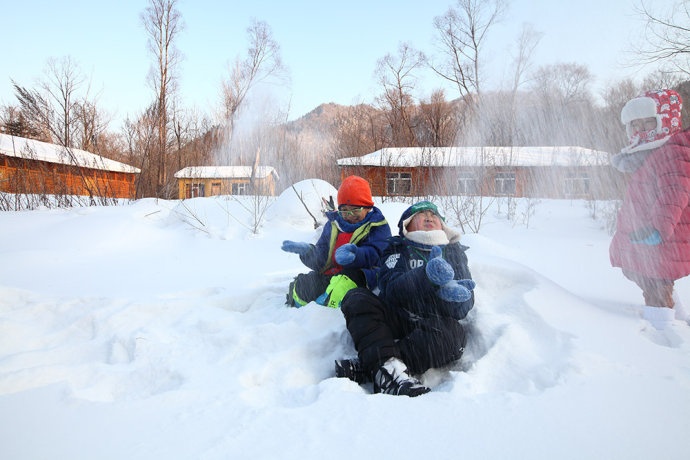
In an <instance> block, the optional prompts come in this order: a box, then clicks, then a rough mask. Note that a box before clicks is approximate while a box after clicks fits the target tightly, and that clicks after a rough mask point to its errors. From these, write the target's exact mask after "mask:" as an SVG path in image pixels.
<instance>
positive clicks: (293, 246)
mask: <svg viewBox="0 0 690 460" xmlns="http://www.w3.org/2000/svg"><path fill="white" fill-rule="evenodd" d="M280 249H282V250H283V251H285V252H292V253H295V254H299V255H301V256H303V255H305V254H306V253H308V252H309V250H310V249H311V244H309V243H301V242H297V241H290V240H285V241H283V245H282V246H281V247H280Z"/></svg>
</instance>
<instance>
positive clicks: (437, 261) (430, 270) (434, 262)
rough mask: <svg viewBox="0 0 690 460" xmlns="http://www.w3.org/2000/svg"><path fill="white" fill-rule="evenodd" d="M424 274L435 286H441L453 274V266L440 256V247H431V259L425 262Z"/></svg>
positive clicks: (451, 277)
mask: <svg viewBox="0 0 690 460" xmlns="http://www.w3.org/2000/svg"><path fill="white" fill-rule="evenodd" d="M426 276H427V278H429V281H431V282H432V283H434V284H435V285H437V286H442V285H444V284H446V283H447V282H448V281H450V280H452V279H453V277H454V276H455V271H454V270H453V267H451V265H450V264H449V263H448V262H446V261H445V260H444V259H443V258H442V257H441V248H439V247H438V246H434V247H433V248H431V259H430V260H429V262H428V263H427V264H426Z"/></svg>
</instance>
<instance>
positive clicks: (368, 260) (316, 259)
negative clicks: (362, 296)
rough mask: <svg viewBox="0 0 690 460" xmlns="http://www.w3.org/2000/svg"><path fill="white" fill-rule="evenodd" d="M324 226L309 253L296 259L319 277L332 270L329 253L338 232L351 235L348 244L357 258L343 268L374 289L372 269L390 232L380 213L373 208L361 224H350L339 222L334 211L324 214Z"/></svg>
mask: <svg viewBox="0 0 690 460" xmlns="http://www.w3.org/2000/svg"><path fill="white" fill-rule="evenodd" d="M326 217H328V222H327V223H326V225H324V227H323V231H322V232H321V236H320V237H319V240H318V241H317V242H316V245H312V250H311V251H309V252H308V253H306V254H305V255H303V256H300V259H301V260H302V263H303V264H304V265H306V266H307V267H309V268H311V269H312V270H314V271H317V272H319V273H324V272H326V271H327V270H329V269H330V268H333V267H335V266H336V265H335V263H334V262H333V253H334V251H335V249H336V247H335V244H336V240H337V238H338V234H339V233H341V232H346V233H352V237H351V238H350V241H349V242H350V243H352V244H356V245H357V247H358V249H357V254H356V256H355V260H353V261H352V262H351V263H349V264H347V265H343V268H360V269H362V271H363V272H364V275H365V276H366V278H367V287H369V288H370V289H374V288H375V287H376V268H377V263H378V261H379V258H380V257H381V254H382V253H383V250H384V249H385V248H386V246H388V239H389V238H390V236H391V229H390V227H389V226H388V222H387V221H386V218H385V217H384V216H383V213H381V211H380V210H379V209H378V208H377V207H376V206H374V207H373V208H372V210H371V211H370V212H369V213H368V214H367V216H366V217H365V218H364V220H363V221H362V222H359V223H357V224H350V223H348V222H346V221H345V220H343V219H342V218H341V217H340V215H339V214H338V212H337V211H331V212H328V213H327V214H326Z"/></svg>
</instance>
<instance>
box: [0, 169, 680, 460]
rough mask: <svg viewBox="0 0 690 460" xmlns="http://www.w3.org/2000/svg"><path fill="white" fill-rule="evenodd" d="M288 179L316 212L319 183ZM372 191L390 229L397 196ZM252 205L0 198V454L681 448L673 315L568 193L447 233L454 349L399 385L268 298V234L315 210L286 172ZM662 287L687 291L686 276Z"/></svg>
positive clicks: (274, 260)
mask: <svg viewBox="0 0 690 460" xmlns="http://www.w3.org/2000/svg"><path fill="white" fill-rule="evenodd" d="M298 186H299V187H298V188H299V189H300V190H301V191H303V192H304V193H305V199H306V201H307V202H308V203H309V204H310V206H311V207H312V209H314V210H316V209H318V202H319V201H318V200H319V199H320V196H321V195H328V194H333V195H335V189H334V188H332V187H331V186H330V185H328V184H325V183H323V182H320V181H314V182H313V183H312V182H310V181H307V182H303V183H300V184H298ZM376 201H377V204H378V205H379V207H380V208H381V209H382V211H383V213H384V215H386V217H387V218H388V220H389V222H391V224H392V225H391V227H392V229H394V230H393V231H394V233H396V232H397V225H396V224H397V221H398V218H399V216H400V214H401V213H402V211H403V210H404V209H405V208H406V207H407V205H406V204H402V203H391V202H385V203H381V202H380V201H379V200H376ZM254 204H256V203H251V202H246V201H245V202H244V203H240V202H237V201H235V200H232V199H229V198H228V197H215V198H204V199H193V200H186V201H184V202H179V201H161V200H153V199H147V200H140V201H137V202H134V203H132V204H129V205H124V206H117V207H88V208H75V209H69V210H45V209H44V210H37V211H29V212H4V213H0V426H1V429H0V458H2V459H4V460H26V459H47V458H50V459H70V460H76V459H129V460H132V459H166V460H170V459H261V458H265V459H276V458H281V459H315V458H331V459H353V458H386V459H388V458H390V459H400V458H405V459H407V458H434V459H458V458H462V459H506V458H511V459H528V458H529V459H578V460H580V459H583V458H596V459H599V458H601V459H603V458H606V459H647V458H663V459H686V458H688V456H689V455H690V454H689V453H688V447H687V445H688V443H687V437H688V435H689V434H690V327H689V326H688V325H687V324H685V323H682V322H680V321H676V323H675V324H674V325H673V327H672V328H671V329H669V330H666V331H662V332H660V331H656V330H654V329H652V327H651V326H650V325H649V324H648V323H646V322H645V321H643V320H642V319H641V308H642V296H641V293H640V291H639V290H638V289H637V287H636V286H635V285H633V284H632V283H631V282H629V281H627V280H626V279H625V278H624V277H623V276H622V274H621V273H620V270H617V269H613V268H611V267H610V265H609V262H608V243H609V240H610V237H609V236H608V235H607V233H606V231H605V230H604V229H603V228H602V226H603V225H602V223H601V222H598V221H594V220H592V219H591V218H590V217H589V216H588V210H587V208H586V205H585V203H584V202H580V201H548V200H544V201H542V202H541V203H540V204H539V205H538V206H537V209H536V214H535V215H534V216H533V217H532V218H531V220H530V223H529V227H528V228H527V227H526V226H524V225H520V224H515V223H514V222H513V221H508V220H506V218H505V216H504V215H499V214H497V213H496V212H490V213H489V215H488V216H487V220H486V222H485V223H484V225H483V226H482V229H481V231H480V233H479V234H468V235H464V236H463V243H464V244H466V245H468V246H470V247H471V249H470V250H469V251H468V256H469V259H470V268H471V270H472V273H473V276H474V278H475V280H476V281H477V288H476V291H475V292H476V298H477V302H476V306H475V308H474V310H473V311H472V312H471V313H470V315H469V318H468V327H469V328H470V330H471V338H470V340H469V343H468V349H467V352H466V354H465V356H464V357H463V359H462V360H461V361H460V362H458V363H456V364H455V365H454V366H452V367H450V368H447V369H438V370H431V371H429V372H427V373H426V374H425V375H424V376H423V380H424V382H425V383H426V384H427V385H430V386H431V387H432V389H433V391H432V392H431V393H429V394H427V395H424V396H421V397H418V398H406V397H394V396H387V395H372V394H371V388H370V386H366V385H365V386H361V387H360V386H359V385H357V384H356V383H354V382H350V381H348V380H345V379H336V378H334V377H333V360H334V359H336V358H340V357H346V356H354V355H355V351H354V349H353V347H352V342H351V340H350V338H349V335H348V333H347V331H346V329H345V324H344V320H343V317H342V314H341V313H340V311H339V310H333V309H329V308H325V307H321V306H318V305H316V304H309V305H307V306H306V307H304V308H301V309H291V308H286V307H285V306H284V299H285V290H286V288H287V284H288V282H289V280H290V279H291V278H292V277H293V276H294V275H296V274H297V273H299V272H301V271H306V268H305V267H303V266H302V265H301V264H300V262H299V258H298V257H297V256H296V255H294V254H287V253H284V252H282V251H281V250H280V242H281V241H282V240H284V239H293V240H300V241H310V242H311V241H315V240H316V238H317V236H318V234H319V231H320V230H315V229H314V225H313V221H312V219H311V217H309V215H308V214H307V213H306V212H305V211H304V208H303V207H302V205H301V204H300V203H299V201H298V200H297V199H296V197H295V195H294V193H292V192H291V191H288V192H286V193H284V194H283V195H282V196H281V197H279V198H278V199H277V200H276V201H275V202H274V203H273V204H272V205H271V207H270V208H269V209H268V210H267V212H266V215H265V219H264V221H263V226H262V228H261V230H260V232H259V233H258V234H253V233H252V232H251V231H250V230H249V229H248V228H247V227H248V226H251V220H252V214H253V212H250V211H248V210H247V209H246V207H247V206H253V205H254ZM259 204H260V203H259ZM523 204H524V203H523ZM243 205H244V206H243ZM319 217H320V216H319ZM449 217H450V215H449ZM450 223H451V224H452V223H453V222H452V219H451V222H450ZM677 291H678V294H679V297H680V298H681V299H682V300H684V302H685V304H686V305H688V306H690V279H688V278H686V279H683V280H681V281H679V282H678V283H677Z"/></svg>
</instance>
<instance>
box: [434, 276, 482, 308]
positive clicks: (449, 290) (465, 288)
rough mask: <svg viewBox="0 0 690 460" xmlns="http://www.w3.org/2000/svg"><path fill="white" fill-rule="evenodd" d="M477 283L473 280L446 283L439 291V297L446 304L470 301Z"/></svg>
mask: <svg viewBox="0 0 690 460" xmlns="http://www.w3.org/2000/svg"><path fill="white" fill-rule="evenodd" d="M474 286H475V282H474V281H472V280H452V281H449V282H447V283H445V284H444V285H443V286H441V287H440V288H439V290H438V296H439V297H440V298H442V299H443V300H445V301H446V302H456V303H460V302H464V301H466V300H470V298H471V297H472V293H471V292H470V291H471V290H472V289H474Z"/></svg>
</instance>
